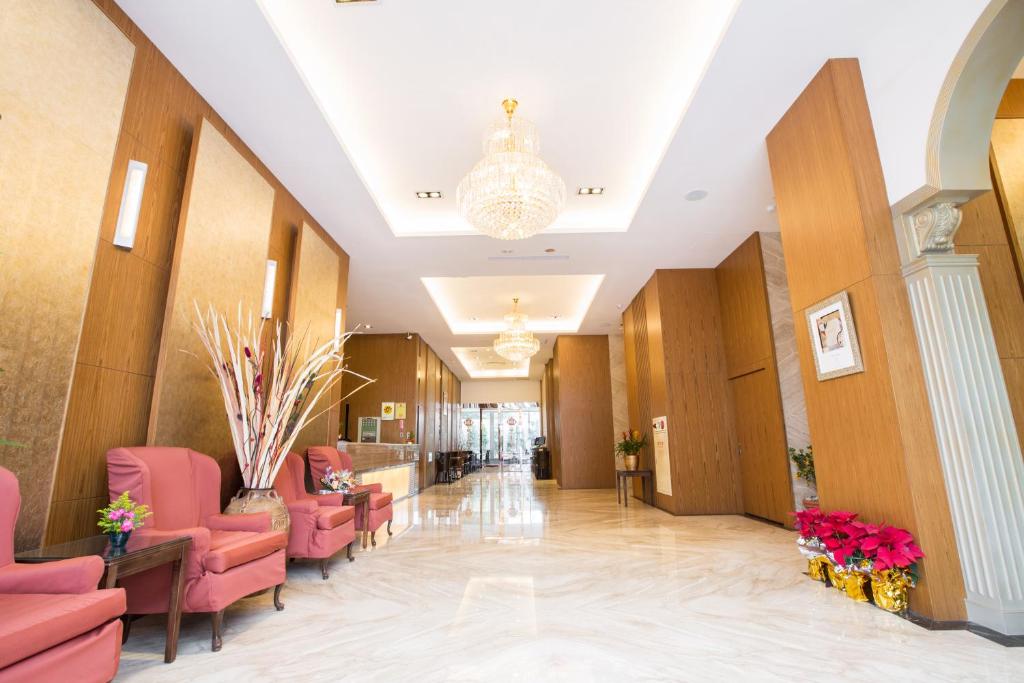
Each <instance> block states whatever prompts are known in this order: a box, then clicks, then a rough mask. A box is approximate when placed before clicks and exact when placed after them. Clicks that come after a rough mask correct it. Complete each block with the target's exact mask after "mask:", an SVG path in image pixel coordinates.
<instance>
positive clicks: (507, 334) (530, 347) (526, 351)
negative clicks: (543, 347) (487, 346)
mask: <svg viewBox="0 0 1024 683" xmlns="http://www.w3.org/2000/svg"><path fill="white" fill-rule="evenodd" d="M528 321H529V318H527V317H526V316H525V315H523V314H522V313H520V312H519V297H516V298H515V299H512V312H511V313H506V314H505V324H506V326H507V328H506V329H505V331H504V332H502V333H501V334H499V335H498V338H497V339H495V340H494V352H495V353H497V354H498V355H499V356H501V357H502V358H507V359H509V360H510V361H512V362H513V363H518V362H519V361H522V360H526V359H527V358H530V357H531V356H533V355H535V354H536V353H537V352H538V351H540V342H539V341H537V339H536V337H534V336H533V332H530V331H529V330H527V329H526V323H527V322H528Z"/></svg>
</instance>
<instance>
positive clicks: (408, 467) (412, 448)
mask: <svg viewBox="0 0 1024 683" xmlns="http://www.w3.org/2000/svg"><path fill="white" fill-rule="evenodd" d="M338 450H339V451H344V452H346V453H348V455H349V457H350V458H352V470H353V472H354V474H355V475H356V479H357V480H358V481H359V483H364V482H366V483H369V482H379V483H380V484H381V485H382V486H383V487H384V490H385V491H390V492H391V493H392V494H393V495H394V498H395V500H401V499H402V498H405V497H407V496H411V495H413V494H415V493H419V490H420V489H419V477H418V476H417V473H416V468H417V463H418V462H419V459H420V447H419V445H418V444H414V443H356V442H354V441H339V442H338Z"/></svg>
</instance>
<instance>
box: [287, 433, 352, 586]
mask: <svg viewBox="0 0 1024 683" xmlns="http://www.w3.org/2000/svg"><path fill="white" fill-rule="evenodd" d="M274 489H275V490H276V491H277V494H278V495H279V496H281V500H283V501H284V503H285V505H287V506H288V516H289V517H290V518H291V527H290V528H289V529H288V559H290V560H291V559H297V558H305V559H314V560H320V572H321V573H322V574H323V577H324V579H325V580H326V579H327V576H328V574H327V562H328V560H329V559H330V558H331V557H332V556H334V555H335V554H336V553H338V552H339V551H340V550H341V549H342V548H344V547H346V546H347V547H348V559H349V562H351V561H352V560H354V559H355V558H354V557H352V544H353V543H354V542H355V540H356V521H355V516H356V511H355V508H354V507H352V506H351V505H345V504H344V495H343V494H341V493H331V494H325V495H314V494H312V493H307V492H306V465H305V463H304V462H302V456H300V455H299V454H298V453H289V454H288V455H286V456H285V460H284V464H283V465H281V470H280V471H279V472H278V474H277V479H276V480H275V481H274Z"/></svg>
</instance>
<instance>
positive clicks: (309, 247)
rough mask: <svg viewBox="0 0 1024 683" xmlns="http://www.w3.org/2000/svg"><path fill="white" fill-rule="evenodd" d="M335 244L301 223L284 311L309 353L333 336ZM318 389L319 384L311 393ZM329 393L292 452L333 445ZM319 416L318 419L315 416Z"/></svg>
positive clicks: (333, 418) (335, 428)
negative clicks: (286, 309)
mask: <svg viewBox="0 0 1024 683" xmlns="http://www.w3.org/2000/svg"><path fill="white" fill-rule="evenodd" d="M339 251H340V249H338V247H337V245H335V244H334V242H333V241H328V240H326V239H324V238H323V237H321V236H320V235H319V234H317V232H316V231H315V230H314V229H313V227H312V226H310V225H309V224H308V223H303V224H302V230H301V231H300V232H299V237H298V243H297V247H296V249H295V251H294V253H295V256H294V259H293V264H294V265H293V267H292V294H291V296H290V300H291V306H290V307H289V309H288V313H289V317H290V318H291V320H290V321H289V327H290V331H291V334H293V335H298V338H304V339H305V340H306V342H305V348H306V349H309V350H312V349H315V348H317V347H319V346H320V345H322V344H323V343H324V342H325V341H327V340H328V339H331V338H332V337H333V336H334V331H335V330H334V319H335V312H336V311H337V309H338V282H339V281H340V279H341V259H340V255H339V253H338V252H339ZM317 389H319V385H317V386H315V387H314V390H317ZM337 394H338V392H335V391H329V392H327V393H326V394H325V395H324V396H323V397H321V399H320V401H319V402H318V405H317V406H316V408H315V409H314V413H313V415H314V418H313V419H312V420H311V421H310V422H308V423H307V424H306V427H305V428H304V429H303V430H302V432H300V433H299V435H298V437H296V439H295V444H294V445H293V449H294V450H295V452H297V453H304V452H305V450H306V449H307V448H309V447H310V446H324V445H328V446H333V445H334V444H335V443H336V442H337V440H338V426H339V425H338V421H337V419H336V416H337V414H338V413H337V410H336V409H335V408H334V406H333V405H332V401H331V398H332V396H337ZM317 413H319V416H316V415H317Z"/></svg>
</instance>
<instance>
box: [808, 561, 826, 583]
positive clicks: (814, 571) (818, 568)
mask: <svg viewBox="0 0 1024 683" xmlns="http://www.w3.org/2000/svg"><path fill="white" fill-rule="evenodd" d="M829 564H830V563H829V561H828V558H827V557H825V556H824V555H818V556H816V557H812V558H810V559H808V560H807V575H808V576H810V577H811V578H812V579H814V580H815V581H825V578H826V575H827V573H828V568H827V567H828V565H829Z"/></svg>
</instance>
